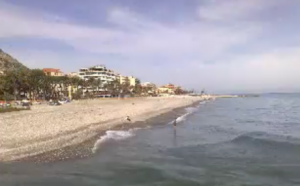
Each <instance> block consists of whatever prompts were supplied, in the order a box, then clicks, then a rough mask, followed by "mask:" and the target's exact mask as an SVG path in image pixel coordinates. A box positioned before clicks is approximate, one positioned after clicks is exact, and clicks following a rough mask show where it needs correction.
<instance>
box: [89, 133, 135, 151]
mask: <svg viewBox="0 0 300 186" xmlns="http://www.w3.org/2000/svg"><path fill="white" fill-rule="evenodd" d="M136 130H139V129H130V130H128V131H116V130H108V131H106V133H105V135H103V136H101V137H100V139H98V140H97V141H96V143H95V144H94V147H93V149H92V152H93V153H96V152H97V150H98V148H99V146H100V145H101V144H102V143H104V142H106V141H109V140H116V141H118V140H124V139H127V138H130V137H132V136H134V135H135V133H134V132H135V131H136Z"/></svg>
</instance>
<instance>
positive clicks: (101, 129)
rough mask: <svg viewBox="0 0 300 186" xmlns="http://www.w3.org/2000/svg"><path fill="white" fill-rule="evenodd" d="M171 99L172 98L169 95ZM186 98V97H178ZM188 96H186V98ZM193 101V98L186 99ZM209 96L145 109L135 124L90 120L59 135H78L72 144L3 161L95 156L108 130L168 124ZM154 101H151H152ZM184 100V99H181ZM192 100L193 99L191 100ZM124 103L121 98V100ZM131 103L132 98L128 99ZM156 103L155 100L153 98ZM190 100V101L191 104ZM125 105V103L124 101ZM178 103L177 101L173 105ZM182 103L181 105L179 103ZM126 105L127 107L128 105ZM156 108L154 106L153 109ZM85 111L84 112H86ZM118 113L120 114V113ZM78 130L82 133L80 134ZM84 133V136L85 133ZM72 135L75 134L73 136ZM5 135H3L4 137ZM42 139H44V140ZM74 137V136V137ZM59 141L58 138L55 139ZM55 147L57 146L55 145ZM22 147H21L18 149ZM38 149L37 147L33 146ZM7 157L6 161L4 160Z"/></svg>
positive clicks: (44, 160)
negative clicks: (96, 147)
mask: <svg viewBox="0 0 300 186" xmlns="http://www.w3.org/2000/svg"><path fill="white" fill-rule="evenodd" d="M167 99H168V98H167ZM176 99H177V100H176V101H178V99H180V100H181V99H183V98H176ZM184 99H185V98H184ZM186 99H187V100H189V99H190V98H186ZM205 100H207V99H203V98H201V99H200V98H198V99H192V100H191V102H187V101H186V100H185V104H183V106H179V107H175V106H176V105H175V106H174V108H162V109H160V110H159V109H157V110H150V112H149V111H148V110H147V112H143V113H142V114H140V115H137V117H138V116H139V117H138V119H137V120H136V121H135V122H133V123H130V124H129V123H124V121H123V122H120V121H118V122H117V121H115V120H107V121H106V122H105V123H102V122H98V123H97V122H95V123H89V124H88V125H83V126H82V128H76V129H74V130H73V131H72V130H69V131H64V132H63V133H58V135H59V136H58V138H59V137H62V138H64V137H66V139H67V137H69V136H68V134H67V133H69V134H70V135H73V136H75V137H73V138H74V141H71V143H69V144H68V145H66V144H64V143H63V142H64V139H62V140H61V142H60V141H58V142H60V143H57V144H55V143H53V144H51V143H49V144H50V145H52V149H51V148H49V149H47V147H45V149H42V150H44V151H42V152H41V151H39V152H36V153H35V154H34V153H33V154H30V150H28V151H25V153H27V154H25V155H24V154H23V157H20V156H19V157H17V158H16V157H13V158H12V157H10V158H11V159H9V158H8V160H6V161H5V159H4V158H3V159H2V162H37V163H47V162H56V161H66V160H71V159H74V158H84V157H87V156H92V155H93V153H92V149H93V147H94V145H95V143H96V141H97V140H98V139H99V138H100V137H101V136H103V135H105V133H106V131H108V130H129V129H133V128H145V127H147V126H154V125H160V124H166V122H170V121H172V119H174V117H176V118H177V117H179V116H181V115H182V114H183V113H184V112H183V111H184V108H186V107H190V106H193V105H197V104H199V102H201V101H205ZM132 101H135V102H138V104H141V103H143V102H145V100H143V99H141V100H129V102H132ZM150 101H151V100H150ZM154 101H161V100H160V99H157V100H155V99H154ZM172 101H174V98H172V99H170V100H167V101H164V102H163V103H165V102H166V103H169V102H172ZM181 101H182V100H181ZM189 101H190V100H189ZM119 102H120V101H119ZM127 102H128V101H127ZM152 102H153V100H152ZM188 103H189V104H188ZM121 105H123V103H121ZM171 105H174V104H171ZM178 105H180V104H178ZM124 107H125V106H124ZM153 109H154V108H153ZM83 114H84V113H83ZM116 114H117V113H116ZM77 132H78V135H76V133H77ZM85 133H86V134H89V135H88V136H84V137H83V138H82V139H80V134H85ZM82 136H83V135H82ZM54 137H55V135H54V136H50V137H49V139H52V138H54ZM71 137H72V136H71ZM0 138H1V137H0ZM41 139H42V140H41ZM49 139H48V138H46V137H45V136H44V139H43V138H40V140H41V141H38V142H39V143H44V142H43V140H45V144H47V142H48V140H49ZM71 139H72V138H71ZM54 142H55V141H54ZM53 146H54V148H53ZM17 150H18V149H17ZM33 150H34V149H33ZM3 160H4V161H3ZM0 161H1V153H0Z"/></svg>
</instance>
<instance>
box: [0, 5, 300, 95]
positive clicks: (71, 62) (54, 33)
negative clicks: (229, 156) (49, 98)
mask: <svg viewBox="0 0 300 186" xmlns="http://www.w3.org/2000/svg"><path fill="white" fill-rule="evenodd" d="M299 7H300V1H299V0H288V1H287V0H84V1H82V0H72V1H71V0H69V1H62V0H51V1H46V0H21V1H20V0H0V48H1V49H2V50H4V51H5V52H8V53H10V54H11V55H12V56H14V57H15V58H17V59H18V60H19V61H20V62H22V63H23V64H25V65H27V66H28V67H30V68H59V69H61V70H62V71H64V72H66V73H68V72H73V71H78V69H79V68H82V67H90V66H93V65H97V64H103V65H105V66H107V68H110V69H113V70H115V71H117V72H119V73H121V74H123V75H133V76H135V77H138V78H139V79H141V81H142V82H153V83H156V84H158V85H162V84H165V83H174V84H177V85H180V86H183V87H186V88H188V89H195V90H202V89H203V88H204V89H205V90H207V91H208V92H212V93H267V92H300V34H299V33H300V24H299V23H300V11H299Z"/></svg>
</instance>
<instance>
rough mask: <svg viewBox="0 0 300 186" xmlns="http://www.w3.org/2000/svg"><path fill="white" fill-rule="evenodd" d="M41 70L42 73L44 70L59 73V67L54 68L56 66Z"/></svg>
mask: <svg viewBox="0 0 300 186" xmlns="http://www.w3.org/2000/svg"><path fill="white" fill-rule="evenodd" d="M43 72H44V73H46V72H54V73H61V71H60V70H59V69H56V68H44V69H43Z"/></svg>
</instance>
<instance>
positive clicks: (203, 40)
mask: <svg viewBox="0 0 300 186" xmlns="http://www.w3.org/2000/svg"><path fill="white" fill-rule="evenodd" d="M1 7H2V8H0V19H2V20H1V25H0V37H41V38H47V39H56V40H60V41H62V42H64V43H65V44H67V45H70V46H72V47H74V48H75V49H78V50H82V51H86V52H94V53H113V54H118V55H123V56H128V57H137V56H140V57H149V56H150V57H151V56H153V55H158V56H171V55H175V56H177V57H178V56H181V57H184V56H185V55H187V56H192V55H194V54H195V53H198V54H199V56H202V57H203V58H206V57H208V58H209V57H210V56H212V55H216V54H218V53H219V52H222V51H223V50H226V49H228V48H229V47H231V46H233V45H237V44H240V43H242V42H245V41H247V40H248V39H250V38H251V37H253V35H255V32H256V31H257V30H258V28H255V26H253V27H252V28H222V27H218V26H213V25H201V24H197V23H191V24H177V25H164V24H161V23H159V22H155V21H152V20H149V19H146V18H144V17H143V16H142V15H138V14H136V13H134V12H130V11H129V10H126V9H122V8H114V9H111V11H109V13H108V15H107V22H108V23H110V24H111V25H112V27H86V26H82V25H76V24H70V23H67V22H56V21H55V19H54V20H43V19H42V18H40V17H41V16H38V15H32V14H30V13H28V10H23V9H18V11H16V9H14V8H10V9H7V8H5V6H1ZM42 17H43V16H42ZM54 18H55V16H54Z"/></svg>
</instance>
